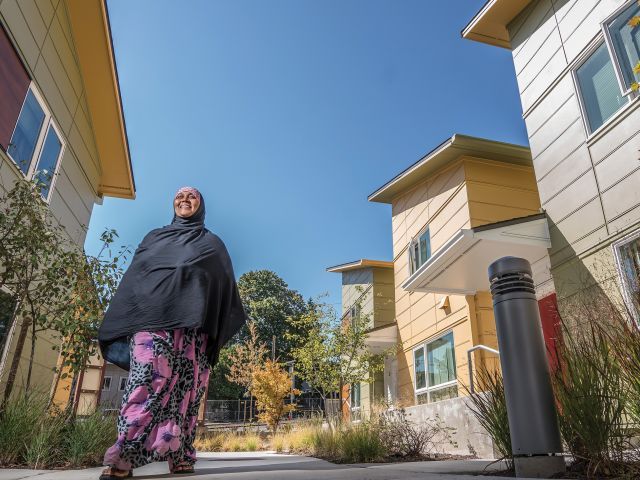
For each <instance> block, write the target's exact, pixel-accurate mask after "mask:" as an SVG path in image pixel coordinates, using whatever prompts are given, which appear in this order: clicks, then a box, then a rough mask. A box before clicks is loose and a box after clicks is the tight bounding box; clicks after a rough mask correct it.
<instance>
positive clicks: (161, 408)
mask: <svg viewBox="0 0 640 480" xmlns="http://www.w3.org/2000/svg"><path fill="white" fill-rule="evenodd" d="M206 346H207V335H206V334H204V333H200V332H199V331H198V330H197V329H177V330H163V331H157V332H139V333H136V334H135V335H134V336H133V337H132V338H131V341H130V349H131V369H130V371H129V379H128V381H127V387H126V389H125V392H124V397H123V399H122V408H121V409H120V415H119V417H118V439H117V441H116V443H115V444H114V445H113V446H112V447H111V448H109V449H108V450H107V452H106V453H105V455H104V462H103V464H104V465H107V466H112V467H116V468H118V469H120V470H131V469H133V468H137V467H140V466H142V465H145V464H147V463H150V462H155V461H169V468H173V466H174V465H185V464H188V465H192V464H194V463H195V461H196V451H195V448H194V447H193V441H194V438H195V433H196V423H197V421H198V410H199V408H200V401H201V400H202V396H203V395H204V392H205V390H206V386H207V383H208V381H209V363H208V361H207V356H206V352H205V350H206Z"/></svg>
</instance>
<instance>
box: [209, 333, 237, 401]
mask: <svg viewBox="0 0 640 480" xmlns="http://www.w3.org/2000/svg"><path fill="white" fill-rule="evenodd" d="M234 349H235V345H228V346H226V347H224V348H222V349H221V350H220V355H219V356H218V361H217V362H216V364H215V365H214V366H213V368H212V369H211V375H210V376H209V391H208V395H209V398H212V399H224V400H231V399H239V398H241V397H242V396H243V395H244V392H245V390H244V388H243V387H242V386H240V385H238V384H237V383H233V382H231V381H229V379H228V376H229V374H230V372H231V365H232V364H231V358H230V355H231V354H232V352H233V351H234Z"/></svg>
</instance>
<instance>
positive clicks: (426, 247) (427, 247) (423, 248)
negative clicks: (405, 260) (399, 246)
mask: <svg viewBox="0 0 640 480" xmlns="http://www.w3.org/2000/svg"><path fill="white" fill-rule="evenodd" d="M409 257H410V258H409V265H410V266H411V273H412V274H413V273H415V272H416V271H417V270H418V269H419V268H420V267H421V266H422V265H423V264H424V263H425V262H426V261H427V260H428V259H429V257H431V239H430V237H429V228H427V229H426V230H425V231H424V232H422V233H421V234H420V235H418V238H416V239H413V240H412V241H411V245H410V246H409Z"/></svg>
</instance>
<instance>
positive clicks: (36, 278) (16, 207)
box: [0, 180, 122, 403]
mask: <svg viewBox="0 0 640 480" xmlns="http://www.w3.org/2000/svg"><path fill="white" fill-rule="evenodd" d="M0 205H1V206H2V207H0V287H2V288H3V289H5V290H7V291H8V292H10V295H12V297H13V302H14V305H15V309H14V312H13V318H14V321H20V322H21V323H20V329H19V332H18V337H17V341H16V347H15V350H14V355H13V359H12V361H11V365H10V367H9V373H8V376H7V383H6V386H5V392H4V401H3V403H4V402H6V400H7V399H8V398H9V396H10V395H11V392H12V390H13V387H14V384H15V379H16V375H17V371H18V367H19V364H20V358H21V356H22V354H23V351H24V347H25V344H26V340H27V337H28V335H29V333H30V334H31V341H30V347H31V349H30V355H29V364H28V368H27V377H26V383H25V387H26V389H27V390H28V389H29V388H30V386H31V376H32V369H33V363H34V356H35V349H36V343H37V336H38V334H39V333H41V332H43V331H45V330H49V331H53V332H54V333H55V334H56V335H57V336H58V337H59V338H60V339H61V340H64V341H62V342H61V344H60V346H59V347H58V348H59V350H60V352H61V353H62V354H63V358H64V355H66V359H65V362H66V366H68V367H71V370H72V371H77V370H78V369H79V368H81V366H84V362H83V359H84V360H86V358H88V356H89V355H90V354H91V353H92V352H93V351H95V344H94V343H93V342H92V341H91V340H92V339H93V338H94V337H95V331H96V328H97V324H98V321H99V319H101V318H102V313H104V308H106V304H107V303H108V300H109V299H110V296H111V294H112V293H113V291H114V290H115V286H116V285H117V282H118V281H119V275H120V272H121V269H120V261H121V260H122V258H114V259H108V260H104V259H98V258H95V257H87V256H86V255H85V254H84V252H83V251H82V250H81V249H80V248H79V247H78V246H77V245H76V244H74V242H72V241H71V239H70V237H69V235H68V233H67V232H66V231H65V230H64V229H63V228H62V226H60V224H59V223H58V221H57V220H56V219H55V217H54V216H53V214H52V213H51V211H50V210H49V206H48V205H47V204H46V203H45V202H44V201H43V200H42V197H41V185H40V184H39V183H38V181H37V180H35V181H26V180H18V181H17V182H16V183H15V185H14V186H13V188H12V189H11V190H10V191H9V192H7V193H6V194H5V195H4V196H3V197H2V198H0ZM104 235H105V236H103V240H106V241H105V243H106V244H110V243H111V242H112V241H113V238H114V236H115V232H113V231H108V232H105V234H104ZM109 239H110V241H108V240H109Z"/></svg>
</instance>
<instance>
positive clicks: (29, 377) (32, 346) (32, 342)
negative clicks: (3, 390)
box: [24, 319, 36, 392]
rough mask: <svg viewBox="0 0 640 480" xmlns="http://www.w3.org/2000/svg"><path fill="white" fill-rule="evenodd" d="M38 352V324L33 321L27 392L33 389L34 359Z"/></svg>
mask: <svg viewBox="0 0 640 480" xmlns="http://www.w3.org/2000/svg"><path fill="white" fill-rule="evenodd" d="M35 352H36V322H35V320H33V319H32V320H31V353H30V354H29V368H28V370H27V383H26V385H25V388H24V389H25V391H27V392H28V391H29V388H30V387H31V373H32V372H33V359H34V356H35Z"/></svg>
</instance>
